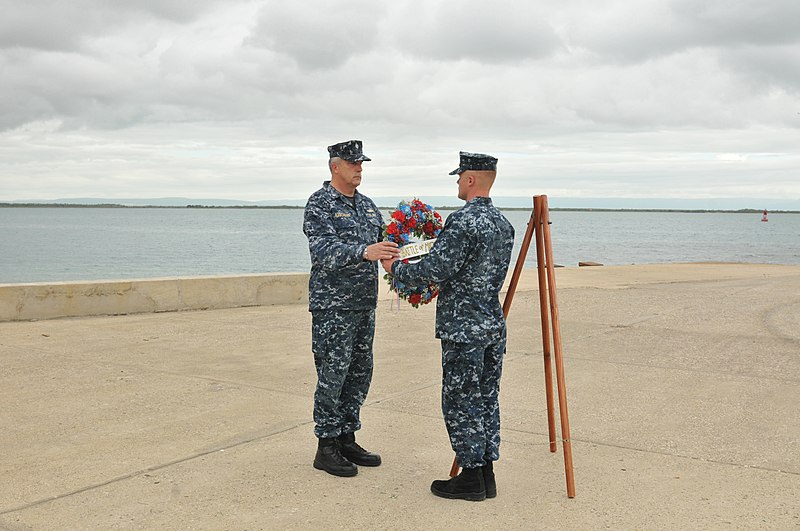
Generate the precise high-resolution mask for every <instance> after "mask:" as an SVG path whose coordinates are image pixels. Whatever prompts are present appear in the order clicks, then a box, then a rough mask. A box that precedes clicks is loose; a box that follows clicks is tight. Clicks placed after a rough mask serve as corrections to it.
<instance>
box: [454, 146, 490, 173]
mask: <svg viewBox="0 0 800 531" xmlns="http://www.w3.org/2000/svg"><path fill="white" fill-rule="evenodd" d="M459 157H460V159H459V162H458V168H456V169H454V170H453V171H451V172H450V175H458V174H461V173H464V172H465V171H467V170H478V171H495V170H497V159H496V158H494V157H493V156H491V155H484V154H483V153H467V152H466V151H461V152H459Z"/></svg>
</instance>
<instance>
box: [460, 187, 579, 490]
mask: <svg viewBox="0 0 800 531" xmlns="http://www.w3.org/2000/svg"><path fill="white" fill-rule="evenodd" d="M536 229H538V230H536ZM534 233H535V235H536V265H537V273H538V276H539V310H540V312H541V318H542V347H543V348H542V351H543V353H544V383H545V396H546V399H547V430H548V434H549V437H550V439H549V440H550V451H551V452H555V451H556V450H557V447H556V442H557V441H556V419H555V414H554V405H553V368H552V362H551V359H550V358H551V355H550V324H551V323H552V330H553V336H552V337H553V341H552V343H553V352H554V354H555V365H556V382H557V386H558V409H559V413H560V417H561V445H562V447H563V451H564V472H565V474H566V478H567V496H568V497H570V498H574V497H575V476H574V473H573V469H572V441H571V440H570V435H569V414H568V412H567V386H566V382H565V380H564V358H563V355H562V352H561V326H560V323H559V319H558V301H557V299H556V277H555V266H554V265H553V244H552V241H551V239H550V213H549V210H548V207H547V196H546V195H535V196H533V212H532V213H531V219H530V220H529V221H528V229H527V230H526V231H525V238H524V239H523V240H522V247H521V248H520V250H519V256H518V257H517V263H516V265H515V266H514V273H513V274H512V275H511V282H510V284H509V286H508V292H506V298H505V300H504V301H503V316H504V317H506V318H508V312H509V310H511V302H512V301H513V300H514V293H515V292H516V291H517V284H518V283H519V277H520V275H521V274H522V268H523V266H524V264H525V257H526V256H527V254H528V248H529V247H530V245H531V239H532V238H533V236H534ZM548 294H549V304H548ZM548 310H549V312H548ZM458 469H459V466H458V463H457V462H456V459H453V466H452V467H451V468H450V477H454V476H455V475H456V474H458Z"/></svg>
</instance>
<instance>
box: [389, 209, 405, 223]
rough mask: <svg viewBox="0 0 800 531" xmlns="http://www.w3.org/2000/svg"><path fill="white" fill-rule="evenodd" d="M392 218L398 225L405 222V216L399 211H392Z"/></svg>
mask: <svg viewBox="0 0 800 531" xmlns="http://www.w3.org/2000/svg"><path fill="white" fill-rule="evenodd" d="M392 217H393V218H394V219H396V220H397V221H399V222H400V223H402V222H404V221H405V220H406V215H405V214H403V213H402V212H401V211H399V210H395V211H394V214H392Z"/></svg>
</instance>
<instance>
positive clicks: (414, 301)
mask: <svg viewBox="0 0 800 531" xmlns="http://www.w3.org/2000/svg"><path fill="white" fill-rule="evenodd" d="M421 300H422V295H420V294H419V293H412V294H411V295H410V296H409V297H408V302H410V303H411V304H419V301H421Z"/></svg>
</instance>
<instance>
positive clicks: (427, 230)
mask: <svg viewBox="0 0 800 531" xmlns="http://www.w3.org/2000/svg"><path fill="white" fill-rule="evenodd" d="M422 230H424V231H425V235H426V236H433V223H431V222H430V221H428V222H426V223H425V225H423V226H422Z"/></svg>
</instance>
